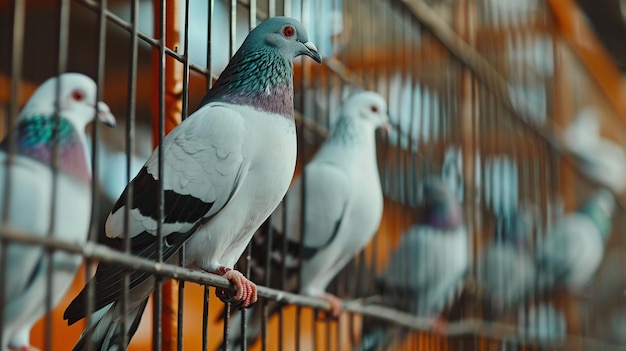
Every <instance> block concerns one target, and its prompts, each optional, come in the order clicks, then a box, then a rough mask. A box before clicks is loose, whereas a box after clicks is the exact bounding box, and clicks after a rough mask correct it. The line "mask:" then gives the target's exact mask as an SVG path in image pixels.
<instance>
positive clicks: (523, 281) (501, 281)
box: [478, 205, 539, 314]
mask: <svg viewBox="0 0 626 351" xmlns="http://www.w3.org/2000/svg"><path fill="white" fill-rule="evenodd" d="M538 216H539V214H538V212H537V211H536V210H535V209H534V207H532V206H530V205H526V206H522V207H521V208H518V210H517V212H511V214H510V217H509V218H505V220H504V223H503V224H504V225H503V227H504V230H503V233H502V235H501V236H499V237H497V238H496V239H495V240H493V241H492V242H491V243H490V244H489V246H488V247H487V248H486V249H485V252H484V253H483V254H482V255H481V258H480V260H479V262H478V271H479V275H478V281H479V283H480V285H481V287H482V291H483V292H484V294H485V296H486V297H487V300H488V301H489V302H490V303H491V307H492V308H493V312H494V313H495V314H499V313H501V312H504V311H505V310H509V309H511V308H515V307H517V306H518V305H519V304H521V303H523V302H524V301H525V300H526V299H527V298H529V297H530V296H531V294H532V292H533V290H534V288H535V279H536V270H535V261H534V257H533V256H532V252H531V244H532V243H531V240H532V237H531V236H532V234H533V228H534V227H535V223H537V220H538Z"/></svg>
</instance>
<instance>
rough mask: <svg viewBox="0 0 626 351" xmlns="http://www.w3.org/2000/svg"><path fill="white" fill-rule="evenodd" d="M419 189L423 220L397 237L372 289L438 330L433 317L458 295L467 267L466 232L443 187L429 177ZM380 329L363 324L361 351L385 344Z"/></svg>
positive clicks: (454, 198) (458, 207)
mask: <svg viewBox="0 0 626 351" xmlns="http://www.w3.org/2000/svg"><path fill="white" fill-rule="evenodd" d="M423 187H424V207H425V214H424V219H425V222H424V223H420V224H417V225H414V226H413V227H411V228H409V229H408V230H407V231H406V232H405V233H404V234H403V235H402V237H401V239H400V242H399V244H398V247H397V249H396V250H395V252H394V253H393V254H392V256H391V260H390V262H389V265H388V266H387V268H386V270H385V271H384V273H383V274H381V275H380V276H379V277H378V278H377V285H378V287H379V289H380V290H381V294H382V298H383V304H385V305H387V306H389V307H392V308H395V309H399V310H401V311H406V312H408V313H412V314H414V315H417V316H419V317H424V318H430V319H432V321H433V327H434V328H435V329H436V330H437V331H443V329H444V328H445V323H444V322H443V320H442V319H441V318H440V317H439V313H441V312H442V311H443V310H444V309H445V308H446V307H449V306H450V305H451V304H452V302H453V301H454V299H456V298H457V297H458V295H459V294H460V292H461V288H462V286H463V281H464V278H465V275H466V273H467V270H468V267H469V246H468V233H467V228H466V226H465V224H464V222H463V211H462V207H461V204H460V203H459V202H458V200H457V196H456V194H455V193H453V191H452V189H450V188H449V187H448V183H447V182H446V181H444V180H442V179H439V178H430V179H427V180H424V183H423ZM381 328H384V327H383V326H381V325H380V323H378V322H377V321H375V320H371V319H366V320H365V322H364V326H363V344H362V349H363V350H369V349H376V348H378V347H381V346H384V345H385V344H387V343H388V342H389V341H390V339H389V338H381V333H380V329H381ZM392 330H393V329H392ZM389 333H391V330H390V331H389ZM392 334H393V333H392ZM387 335H390V334H387ZM372 339H376V340H378V341H377V342H374V341H373V340H372ZM381 343H382V344H381ZM365 346H367V347H365Z"/></svg>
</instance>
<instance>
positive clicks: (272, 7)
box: [267, 0, 289, 18]
mask: <svg viewBox="0 0 626 351" xmlns="http://www.w3.org/2000/svg"><path fill="white" fill-rule="evenodd" d="M287 1H289V0H287ZM267 8H268V11H267V12H268V16H269V17H270V18H271V17H274V16H276V0H268V1H267Z"/></svg>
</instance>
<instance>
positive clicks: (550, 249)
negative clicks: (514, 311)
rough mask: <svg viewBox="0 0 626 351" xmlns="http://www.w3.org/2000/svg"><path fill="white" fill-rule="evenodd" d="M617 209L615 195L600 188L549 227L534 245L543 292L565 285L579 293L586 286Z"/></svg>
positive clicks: (596, 266)
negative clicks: (579, 205) (572, 211)
mask: <svg viewBox="0 0 626 351" xmlns="http://www.w3.org/2000/svg"><path fill="white" fill-rule="evenodd" d="M614 209H615V199H614V197H613V194H612V193H611V192H610V191H608V190H606V189H600V190H597V191H596V193H595V194H594V195H593V196H592V197H591V198H590V199H588V200H587V201H586V202H585V203H583V205H582V206H581V207H580V208H579V209H578V210H576V212H574V213H571V214H569V215H566V216H565V217H563V218H561V219H560V220H558V221H557V222H556V223H554V224H553V226H552V228H548V231H547V233H546V236H545V237H544V238H543V239H542V240H541V241H539V242H538V243H537V245H536V248H535V264H536V269H537V275H538V278H537V279H538V281H537V284H538V289H539V290H540V291H546V290H549V289H551V288H554V287H564V288H566V289H568V290H570V291H573V292H580V291H581V290H582V289H583V288H585V287H586V285H587V284H588V283H589V281H590V280H591V278H592V277H593V275H594V274H595V272H596V270H597V269H598V266H599V265H600V263H601V262H602V259H603V257H604V245H605V243H606V240H607V238H608V237H609V235H610V234H611V217H612V214H613V211H614Z"/></svg>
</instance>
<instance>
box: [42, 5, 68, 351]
mask: <svg viewBox="0 0 626 351" xmlns="http://www.w3.org/2000/svg"><path fill="white" fill-rule="evenodd" d="M69 11H70V5H69V2H68V0H61V2H60V6H59V13H58V18H59V29H58V31H59V32H58V47H57V49H58V52H57V73H58V74H57V75H61V74H62V73H65V72H66V71H67V57H68V54H67V51H68V42H69V14H70V12H69ZM55 94H56V99H55V104H54V120H55V128H54V132H53V135H54V138H53V140H54V142H53V146H52V161H51V165H50V166H51V167H52V184H53V186H52V194H51V195H52V196H51V197H50V200H49V201H50V222H49V227H48V233H47V235H48V237H52V236H53V235H54V230H55V227H56V221H55V214H56V206H55V199H56V198H57V194H58V189H57V186H56V184H57V177H58V168H57V159H58V154H59V145H58V135H59V126H60V116H59V111H60V110H61V106H60V104H61V102H60V101H61V99H60V94H61V80H60V79H59V80H58V81H57V84H56V92H55ZM44 252H45V257H44V261H45V262H46V266H47V270H46V287H47V289H46V298H45V310H46V315H45V317H44V318H45V319H44V325H45V326H46V328H45V331H44V335H45V336H44V340H45V342H44V344H45V348H46V349H47V350H49V349H50V347H51V344H52V343H51V342H52V327H51V326H52V316H51V314H50V313H48V312H49V311H51V310H52V308H53V307H54V306H53V305H52V293H51V289H52V254H53V253H54V249H52V248H45V250H44Z"/></svg>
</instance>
